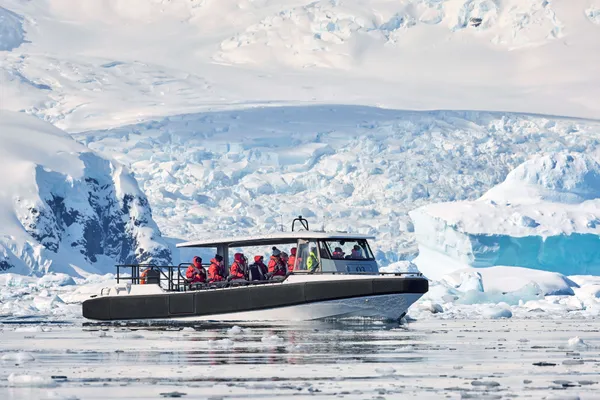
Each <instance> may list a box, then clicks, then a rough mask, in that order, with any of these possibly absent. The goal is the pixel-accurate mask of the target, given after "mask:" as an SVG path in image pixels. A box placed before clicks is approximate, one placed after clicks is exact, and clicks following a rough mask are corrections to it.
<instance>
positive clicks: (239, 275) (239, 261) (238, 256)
mask: <svg viewBox="0 0 600 400" xmlns="http://www.w3.org/2000/svg"><path fill="white" fill-rule="evenodd" d="M233 260H234V261H233V264H231V269H230V270H229V278H228V279H229V280H233V279H246V273H245V271H246V269H247V264H246V257H244V255H243V254H242V253H235V255H234V256H233Z"/></svg>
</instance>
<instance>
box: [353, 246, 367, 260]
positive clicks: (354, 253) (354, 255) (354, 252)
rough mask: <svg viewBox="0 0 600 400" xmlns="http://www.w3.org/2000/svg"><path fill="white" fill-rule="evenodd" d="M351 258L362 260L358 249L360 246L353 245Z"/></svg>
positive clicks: (360, 251)
mask: <svg viewBox="0 0 600 400" xmlns="http://www.w3.org/2000/svg"><path fill="white" fill-rule="evenodd" d="M351 257H352V258H355V259H356V258H364V257H363V255H362V250H361V249H360V246H359V245H357V244H355V245H354V248H352V254H351Z"/></svg>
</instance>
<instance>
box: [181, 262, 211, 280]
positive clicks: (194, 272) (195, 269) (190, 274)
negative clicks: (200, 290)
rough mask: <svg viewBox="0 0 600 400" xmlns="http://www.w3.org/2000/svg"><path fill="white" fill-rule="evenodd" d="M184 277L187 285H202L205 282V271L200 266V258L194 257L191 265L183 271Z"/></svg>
mask: <svg viewBox="0 0 600 400" xmlns="http://www.w3.org/2000/svg"><path fill="white" fill-rule="evenodd" d="M185 277H186V278H187V280H188V283H204V282H206V270H205V269H204V267H203V266H202V258H200V257H198V256H196V257H194V260H193V261H192V264H191V265H190V266H189V267H188V269H187V271H185Z"/></svg>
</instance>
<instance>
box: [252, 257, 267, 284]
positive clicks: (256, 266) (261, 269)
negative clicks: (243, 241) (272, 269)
mask: <svg viewBox="0 0 600 400" xmlns="http://www.w3.org/2000/svg"><path fill="white" fill-rule="evenodd" d="M263 259H264V257H263V256H254V262H253V263H252V264H250V266H249V267H248V280H249V281H264V280H265V279H267V276H266V275H267V272H269V270H268V268H267V266H266V265H265V263H264V262H263Z"/></svg>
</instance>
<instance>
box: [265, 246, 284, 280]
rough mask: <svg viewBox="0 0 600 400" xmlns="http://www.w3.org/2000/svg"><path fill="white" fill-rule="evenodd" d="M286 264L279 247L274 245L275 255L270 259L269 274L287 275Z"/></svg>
mask: <svg viewBox="0 0 600 400" xmlns="http://www.w3.org/2000/svg"><path fill="white" fill-rule="evenodd" d="M285 273H286V271H285V264H284V263H283V261H282V260H281V251H279V249H278V248H277V247H273V255H272V256H271V259H270V260H269V274H270V275H271V277H273V276H285Z"/></svg>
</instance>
